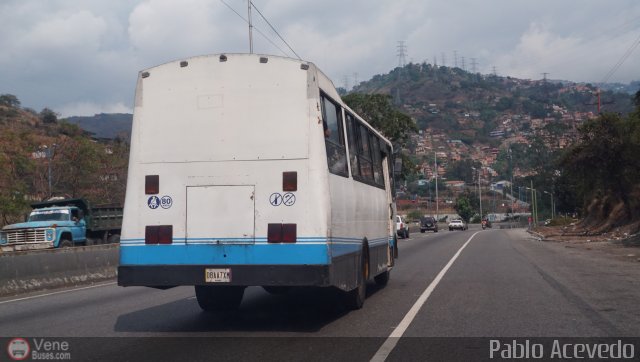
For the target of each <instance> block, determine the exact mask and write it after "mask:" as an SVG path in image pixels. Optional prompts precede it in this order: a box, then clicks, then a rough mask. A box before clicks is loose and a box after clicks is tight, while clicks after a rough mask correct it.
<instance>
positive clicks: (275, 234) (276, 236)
mask: <svg viewBox="0 0 640 362" xmlns="http://www.w3.org/2000/svg"><path fill="white" fill-rule="evenodd" d="M267 241H268V242H270V243H280V242H282V224H269V226H268V228H267Z"/></svg>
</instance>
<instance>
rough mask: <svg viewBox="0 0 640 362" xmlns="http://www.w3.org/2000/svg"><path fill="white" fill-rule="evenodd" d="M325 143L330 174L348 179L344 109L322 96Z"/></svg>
mask: <svg viewBox="0 0 640 362" xmlns="http://www.w3.org/2000/svg"><path fill="white" fill-rule="evenodd" d="M322 119H323V129H324V137H325V138H324V141H325V146H326V149H327V164H328V166H329V172H331V173H333V174H336V175H340V176H345V177H347V153H346V148H345V144H344V133H343V132H342V131H343V128H342V127H343V125H342V108H340V107H339V106H338V105H337V104H336V103H334V102H333V101H332V100H330V99H329V98H328V97H326V96H325V95H324V94H323V95H322Z"/></svg>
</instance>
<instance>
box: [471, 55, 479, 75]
mask: <svg viewBox="0 0 640 362" xmlns="http://www.w3.org/2000/svg"><path fill="white" fill-rule="evenodd" d="M477 65H478V63H477V62H476V58H471V73H473V74H475V73H476V66H477Z"/></svg>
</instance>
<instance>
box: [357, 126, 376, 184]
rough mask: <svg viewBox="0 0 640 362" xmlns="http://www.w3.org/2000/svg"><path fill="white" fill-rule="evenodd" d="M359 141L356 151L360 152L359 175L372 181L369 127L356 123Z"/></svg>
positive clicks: (365, 179) (367, 180)
mask: <svg viewBox="0 0 640 362" xmlns="http://www.w3.org/2000/svg"><path fill="white" fill-rule="evenodd" d="M358 130H359V131H360V132H359V136H360V142H359V145H358V146H359V147H358V153H359V154H360V175H361V176H362V179H363V180H364V181H366V182H371V183H373V170H372V168H371V147H370V144H369V129H368V128H367V127H365V126H364V125H363V124H360V123H359V124H358Z"/></svg>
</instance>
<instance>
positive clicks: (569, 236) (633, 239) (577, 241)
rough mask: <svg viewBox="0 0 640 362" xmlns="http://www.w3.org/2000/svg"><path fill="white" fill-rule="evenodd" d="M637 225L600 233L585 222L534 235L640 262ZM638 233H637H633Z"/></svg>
mask: <svg viewBox="0 0 640 362" xmlns="http://www.w3.org/2000/svg"><path fill="white" fill-rule="evenodd" d="M637 230H638V225H637V223H634V224H630V225H626V226H621V227H617V228H615V229H613V230H612V231H609V232H602V233H598V232H597V231H596V230H595V229H593V228H586V227H585V226H584V222H577V223H574V224H572V225H568V226H542V227H537V228H534V229H533V230H532V231H533V233H534V234H535V235H536V236H538V237H540V239H541V240H542V241H547V242H559V243H564V244H565V247H566V248H581V249H586V250H594V251H598V252H601V253H603V254H604V255H606V256H609V257H614V258H616V259H621V260H625V261H632V262H640V234H638V233H637ZM633 232H636V233H633Z"/></svg>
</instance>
